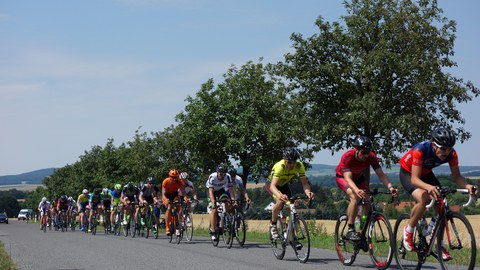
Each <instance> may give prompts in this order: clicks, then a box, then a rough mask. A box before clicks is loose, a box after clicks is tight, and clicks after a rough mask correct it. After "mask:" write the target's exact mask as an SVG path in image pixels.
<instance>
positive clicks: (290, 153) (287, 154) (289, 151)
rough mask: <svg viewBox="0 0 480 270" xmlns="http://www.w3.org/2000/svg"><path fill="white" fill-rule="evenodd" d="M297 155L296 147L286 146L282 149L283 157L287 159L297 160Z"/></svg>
mask: <svg viewBox="0 0 480 270" xmlns="http://www.w3.org/2000/svg"><path fill="white" fill-rule="evenodd" d="M299 156H300V155H299V154H298V151H297V149H295V148H294V147H287V148H285V150H283V158H284V159H286V160H287V161H297V159H298V158H299Z"/></svg>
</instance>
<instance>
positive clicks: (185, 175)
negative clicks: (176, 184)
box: [180, 172, 188, 180]
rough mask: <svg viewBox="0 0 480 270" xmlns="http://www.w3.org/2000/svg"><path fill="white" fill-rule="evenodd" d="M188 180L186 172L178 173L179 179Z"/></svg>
mask: <svg viewBox="0 0 480 270" xmlns="http://www.w3.org/2000/svg"><path fill="white" fill-rule="evenodd" d="M187 178H188V173H187V172H182V173H180V179H182V180H183V179H187Z"/></svg>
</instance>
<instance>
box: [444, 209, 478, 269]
mask: <svg viewBox="0 0 480 270" xmlns="http://www.w3.org/2000/svg"><path fill="white" fill-rule="evenodd" d="M439 232H443V233H442V234H440V233H439V234H438V238H437V240H438V241H437V245H436V246H437V247H436V248H437V254H442V251H441V248H442V243H443V246H444V248H445V250H446V251H447V252H448V253H450V256H451V260H447V259H445V260H444V259H443V258H442V256H441V255H440V256H438V260H439V261H440V265H441V266H442V269H445V270H446V269H473V268H474V267H475V260H476V256H477V249H476V248H475V247H476V241H475V235H474V231H473V229H472V225H471V224H470V222H469V221H468V219H467V218H466V217H465V216H464V215H463V214H462V213H459V212H449V213H448V214H447V219H446V222H445V223H443V224H440V226H439Z"/></svg>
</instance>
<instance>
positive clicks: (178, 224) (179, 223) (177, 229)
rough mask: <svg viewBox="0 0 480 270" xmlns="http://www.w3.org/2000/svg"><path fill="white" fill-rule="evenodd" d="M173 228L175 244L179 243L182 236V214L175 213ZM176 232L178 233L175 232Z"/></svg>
mask: <svg viewBox="0 0 480 270" xmlns="http://www.w3.org/2000/svg"><path fill="white" fill-rule="evenodd" d="M175 226H176V227H175V230H174V231H173V232H172V233H175V237H176V242H177V245H178V244H180V241H181V240H182V238H183V222H182V214H181V213H177V214H176V218H175ZM177 232H178V233H177Z"/></svg>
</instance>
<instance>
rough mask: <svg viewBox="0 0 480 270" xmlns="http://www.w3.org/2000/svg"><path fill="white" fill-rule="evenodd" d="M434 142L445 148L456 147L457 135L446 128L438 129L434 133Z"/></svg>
mask: <svg viewBox="0 0 480 270" xmlns="http://www.w3.org/2000/svg"><path fill="white" fill-rule="evenodd" d="M432 141H433V142H436V143H437V144H438V145H440V146H443V147H453V146H454V145H455V134H454V133H453V131H451V130H449V129H446V128H437V129H435V130H434V131H433V132H432Z"/></svg>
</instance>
